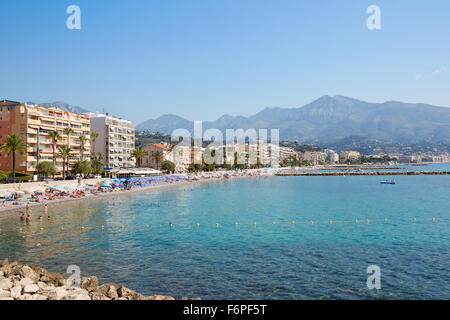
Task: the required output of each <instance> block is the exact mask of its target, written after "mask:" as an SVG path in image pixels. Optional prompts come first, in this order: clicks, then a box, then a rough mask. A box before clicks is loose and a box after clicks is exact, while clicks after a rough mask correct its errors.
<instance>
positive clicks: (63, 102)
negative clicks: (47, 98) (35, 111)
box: [27, 101, 89, 113]
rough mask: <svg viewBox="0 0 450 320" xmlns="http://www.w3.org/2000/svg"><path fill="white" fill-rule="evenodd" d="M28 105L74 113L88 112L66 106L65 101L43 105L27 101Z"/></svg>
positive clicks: (77, 107)
mask: <svg viewBox="0 0 450 320" xmlns="http://www.w3.org/2000/svg"><path fill="white" fill-rule="evenodd" d="M27 103H28V104H37V105H39V106H43V107H52V106H55V107H58V108H60V109H62V110H64V111H66V112H75V113H87V112H89V110H86V109H84V108H82V107H79V106H72V105H70V104H68V103H67V102H65V101H55V102H45V103H35V102H32V101H28V102H27Z"/></svg>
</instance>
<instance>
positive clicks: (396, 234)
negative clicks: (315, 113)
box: [0, 164, 450, 299]
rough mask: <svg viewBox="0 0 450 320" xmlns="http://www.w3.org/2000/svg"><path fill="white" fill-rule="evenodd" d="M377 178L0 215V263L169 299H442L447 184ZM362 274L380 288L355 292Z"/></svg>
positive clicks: (449, 209) (226, 188) (448, 248)
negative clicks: (377, 280)
mask: <svg viewBox="0 0 450 320" xmlns="http://www.w3.org/2000/svg"><path fill="white" fill-rule="evenodd" d="M426 168H427V170H428V169H436V170H450V166H449V165H448V164H447V165H443V164H441V165H436V166H435V165H430V166H427V167H426ZM420 169H423V168H420V167H416V168H414V170H420ZM386 178H390V177H376V176H375V177H372V176H339V177H265V178H253V179H236V180H230V181H220V182H205V183H199V184H192V185H188V186H178V187H174V188H171V189H166V190H160V191H156V192H151V193H141V194H135V195H130V196H121V197H117V198H113V199H111V204H110V205H108V203H107V200H106V199H102V200H97V201H92V202H85V203H81V204H80V205H77V206H76V207H71V208H66V209H60V210H56V211H50V214H51V216H52V219H51V221H44V222H42V223H39V222H38V221H37V216H38V215H39V214H40V213H41V212H40V211H36V209H35V210H34V212H33V218H34V220H33V221H32V223H31V224H30V225H26V224H22V223H21V222H20V221H19V217H18V216H15V215H13V216H11V215H7V216H2V217H0V228H1V229H0V231H1V233H0V258H5V257H8V258H10V260H18V261H20V262H22V263H29V264H33V265H36V266H43V267H46V268H48V269H50V270H52V271H56V272H60V273H65V271H66V268H67V266H68V265H72V264H75V265H78V266H79V267H80V268H81V273H82V276H87V275H97V276H98V277H99V280H100V282H101V283H105V282H116V283H119V284H123V285H126V286H128V287H130V288H132V289H135V290H137V291H139V292H142V293H144V294H147V295H150V294H167V295H172V296H174V297H177V298H180V297H182V296H189V297H201V298H202V299H412V298H414V299H415V298H418V299H450V176H397V177H395V179H396V181H397V184H396V185H381V184H380V183H379V181H380V180H381V179H386ZM385 219H387V221H386V220H385ZM355 220H358V222H355ZM311 221H313V222H314V223H311ZM330 221H331V223H330ZM169 222H172V223H173V228H169V226H168V224H169ZM236 223H238V224H236ZM197 224H198V225H197ZM102 226H103V228H102ZM82 227H84V229H82ZM20 228H22V231H23V232H20ZM41 228H43V229H42V230H41ZM62 228H63V230H62ZM37 243H41V246H37V245H36V244H37ZM372 264H375V265H378V266H379V267H380V268H381V290H369V289H367V287H366V280H367V276H368V275H367V273H366V269H367V267H368V266H369V265H372Z"/></svg>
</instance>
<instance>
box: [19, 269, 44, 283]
mask: <svg viewBox="0 0 450 320" xmlns="http://www.w3.org/2000/svg"><path fill="white" fill-rule="evenodd" d="M20 275H21V276H22V277H23V278H29V279H31V280H33V282H34V283H36V282H38V281H39V278H40V274H39V273H37V272H35V271H34V270H33V269H31V268H30V267H29V266H27V265H25V266H23V267H22V268H21V270H20Z"/></svg>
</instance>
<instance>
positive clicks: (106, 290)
mask: <svg viewBox="0 0 450 320" xmlns="http://www.w3.org/2000/svg"><path fill="white" fill-rule="evenodd" d="M119 288H120V286H119V285H117V284H115V283H107V284H102V285H101V286H99V287H98V289H97V291H99V292H100V293H101V294H103V295H105V296H107V297H108V298H111V299H114V298H117V297H118V296H119V295H118V294H117V289H119Z"/></svg>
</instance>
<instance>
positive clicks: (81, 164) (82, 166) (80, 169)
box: [72, 160, 93, 178]
mask: <svg viewBox="0 0 450 320" xmlns="http://www.w3.org/2000/svg"><path fill="white" fill-rule="evenodd" d="M92 171H93V168H92V165H91V162H90V161H89V160H83V161H76V162H75V163H74V164H73V166H72V173H73V174H81V175H82V176H83V177H84V178H86V176H87V175H88V174H90V173H92Z"/></svg>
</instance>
